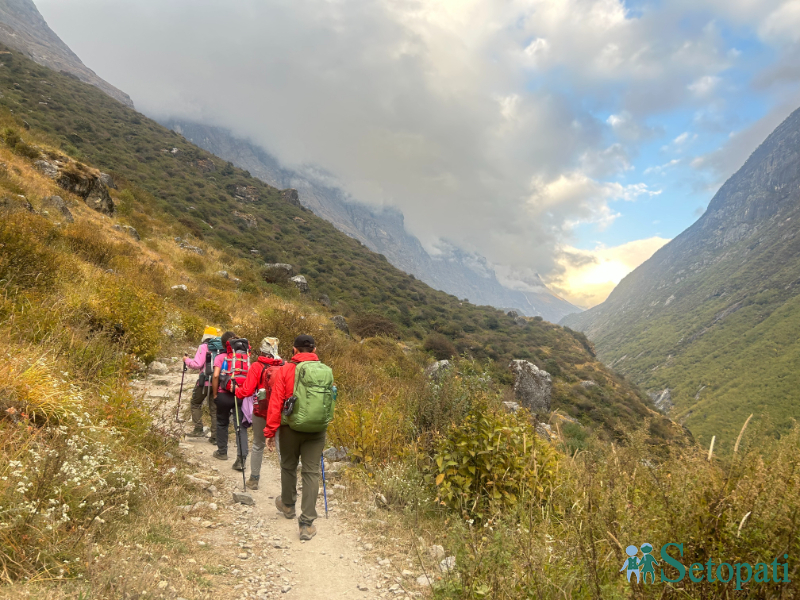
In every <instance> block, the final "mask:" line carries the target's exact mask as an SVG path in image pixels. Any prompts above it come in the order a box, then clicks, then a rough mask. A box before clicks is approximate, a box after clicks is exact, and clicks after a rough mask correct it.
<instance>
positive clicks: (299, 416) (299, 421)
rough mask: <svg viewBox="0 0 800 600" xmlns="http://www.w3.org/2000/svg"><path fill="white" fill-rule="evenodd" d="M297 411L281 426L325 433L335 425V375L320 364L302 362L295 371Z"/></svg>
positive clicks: (283, 421)
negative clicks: (333, 423) (331, 425)
mask: <svg viewBox="0 0 800 600" xmlns="http://www.w3.org/2000/svg"><path fill="white" fill-rule="evenodd" d="M293 396H294V398H295V401H294V410H292V414H290V415H288V416H287V415H285V414H284V415H282V416H281V425H288V426H289V427H291V428H292V429H294V430H295V431H302V432H305V433H313V432H319V431H325V430H326V429H327V428H328V423H330V422H331V421H333V408H334V397H333V371H331V368H330V367H329V366H328V365H324V364H322V363H321V362H318V361H307V362H301V363H300V364H298V365H297V367H296V368H295V371H294V394H293Z"/></svg>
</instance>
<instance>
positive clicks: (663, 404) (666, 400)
mask: <svg viewBox="0 0 800 600" xmlns="http://www.w3.org/2000/svg"><path fill="white" fill-rule="evenodd" d="M647 395H648V396H650V399H651V400H652V401H653V404H655V405H656V408H657V409H658V410H660V411H661V412H663V413H668V412H669V411H670V409H671V408H672V406H673V404H672V394H671V393H670V390H669V388H666V389H663V390H661V391H660V392H647Z"/></svg>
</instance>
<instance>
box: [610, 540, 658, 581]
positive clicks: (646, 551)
mask: <svg viewBox="0 0 800 600" xmlns="http://www.w3.org/2000/svg"><path fill="white" fill-rule="evenodd" d="M641 551H642V557H641V558H639V548H637V547H636V546H634V545H633V544H631V545H630V546H628V547H627V548H625V553H626V554H627V555H628V558H627V559H626V560H625V562H624V563H623V565H622V568H621V569H620V572H622V571H625V575H626V576H627V578H628V581H630V580H631V575H636V583H639V582H640V581H641V582H642V583H647V576H648V575H650V583H655V582H656V567H657V566H659V564H660V563H659V562H658V561H656V559H655V558H653V556H652V555H651V554H650V553H651V552H652V551H653V544H642V547H641Z"/></svg>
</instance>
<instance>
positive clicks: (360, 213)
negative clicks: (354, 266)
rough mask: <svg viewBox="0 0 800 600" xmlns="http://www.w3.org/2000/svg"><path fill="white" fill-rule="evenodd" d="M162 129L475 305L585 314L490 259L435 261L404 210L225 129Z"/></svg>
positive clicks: (169, 123)
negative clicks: (354, 193) (301, 168)
mask: <svg viewBox="0 0 800 600" xmlns="http://www.w3.org/2000/svg"><path fill="white" fill-rule="evenodd" d="M163 124H164V125H165V126H166V127H169V128H170V129H173V130H174V131H176V132H178V133H180V134H181V135H183V136H184V137H186V139H188V140H189V141H191V142H193V143H195V144H197V145H198V146H200V147H201V148H203V149H205V150H208V151H209V152H211V153H213V154H216V155H217V156H219V157H220V158H223V159H224V160H228V161H230V162H231V163H233V164H234V165H236V166H237V167H239V168H242V169H246V170H247V171H249V172H250V173H252V174H253V175H254V176H255V177H258V178H259V179H261V180H262V181H265V182H266V183H269V184H270V185H274V186H275V187H278V188H295V189H297V190H298V192H299V198H300V202H301V203H302V204H303V206H305V207H306V208H309V209H311V210H312V211H313V212H314V213H315V214H317V215H318V216H320V217H322V218H324V219H326V220H327V221H330V222H331V223H333V224H334V226H335V227H336V228H337V229H339V230H340V231H342V232H344V233H346V234H347V235H349V236H351V237H353V238H355V239H357V240H359V241H360V242H361V243H363V244H364V245H365V246H367V247H368V248H370V249H371V250H373V251H375V252H379V253H380V254H383V255H384V256H386V258H387V259H388V260H389V262H391V263H392V264H393V265H395V266H396V267H398V268H399V269H402V270H403V271H405V272H406V273H411V274H412V275H414V276H415V277H417V278H418V279H420V280H421V281H424V282H425V283H427V284H428V285H430V286H431V287H434V288H437V289H440V290H443V291H445V292H447V293H449V294H453V295H454V296H457V297H458V298H466V299H468V300H469V301H470V302H471V303H473V304H479V305H488V306H494V307H497V308H503V309H514V310H516V311H518V312H519V313H520V314H523V315H526V316H530V317H534V316H541V317H542V318H544V319H546V320H548V321H552V322H554V323H556V322H558V321H559V320H560V319H561V318H562V317H564V316H565V315H568V314H570V313H575V312H580V311H581V310H582V309H580V308H578V307H576V306H574V305H572V304H570V303H569V302H567V301H566V300H564V299H563V298H560V297H558V296H557V295H556V294H554V293H553V292H552V291H550V290H549V289H548V288H547V286H546V285H545V284H544V282H543V281H541V279H539V278H538V276H537V280H536V281H534V282H532V285H531V288H532V291H521V290H513V289H509V288H507V287H505V286H504V285H503V284H501V283H500V282H499V281H498V279H497V276H496V274H495V272H494V269H492V267H491V265H489V264H488V262H487V261H486V259H485V258H483V257H482V256H479V255H476V254H472V253H468V252H465V251H464V250H461V249H460V248H458V247H456V246H453V245H451V246H449V247H446V248H445V249H444V252H443V253H442V254H441V255H439V256H435V257H433V256H431V255H430V254H429V253H428V252H426V251H425V248H424V247H423V246H422V244H421V243H420V241H419V240H418V239H417V238H416V237H414V236H413V235H410V234H409V233H408V232H407V231H406V229H405V224H404V217H403V214H402V213H401V212H400V211H398V210H394V209H383V210H380V209H372V208H370V207H368V206H366V205H364V204H361V203H359V202H355V201H353V200H352V199H351V198H350V197H348V196H347V194H346V193H345V192H343V191H342V190H341V189H340V188H338V187H336V186H335V185H331V184H330V183H328V181H326V178H327V176H326V174H324V173H314V172H313V171H311V172H306V173H299V172H297V171H293V170H291V169H286V168H283V167H282V166H281V165H280V163H279V162H278V160H277V159H276V158H275V157H274V156H272V155H271V154H269V153H268V152H267V151H266V150H264V149H263V148H260V147H258V146H256V145H255V144H252V143H250V142H248V141H245V140H241V139H238V138H236V137H235V136H233V135H232V134H231V133H230V132H229V131H227V130H226V129H223V128H220V127H212V126H208V125H203V124H200V123H195V122H189V121H185V120H181V119H169V120H166V121H164V122H163Z"/></svg>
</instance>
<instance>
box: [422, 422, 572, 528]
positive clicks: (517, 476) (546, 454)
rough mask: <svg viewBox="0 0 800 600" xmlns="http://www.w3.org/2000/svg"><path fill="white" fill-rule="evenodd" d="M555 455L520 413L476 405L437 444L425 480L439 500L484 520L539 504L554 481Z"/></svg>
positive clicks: (467, 514) (556, 472)
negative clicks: (527, 503) (513, 509)
mask: <svg viewBox="0 0 800 600" xmlns="http://www.w3.org/2000/svg"><path fill="white" fill-rule="evenodd" d="M558 469H559V455H558V453H557V452H556V451H555V450H554V449H553V447H552V446H550V445H549V444H545V443H544V442H542V441H541V440H540V439H539V437H538V436H537V435H536V432H535V430H534V428H533V426H532V425H531V423H530V421H529V420H528V418H527V414H526V413H525V412H524V411H518V412H517V413H507V412H504V411H502V410H499V411H490V410H488V409H487V407H486V406H478V407H476V408H475V409H473V411H472V412H470V413H469V414H468V415H467V417H466V418H465V419H464V422H463V423H462V424H461V425H457V426H454V427H453V428H452V429H451V430H450V431H449V432H448V434H447V437H445V438H444V439H443V440H442V441H441V442H440V443H439V445H438V447H437V449H436V453H435V454H434V456H433V461H432V463H431V465H430V467H429V471H428V479H429V482H431V483H432V484H433V485H434V486H435V488H436V492H437V495H438V499H439V501H441V502H443V503H444V504H446V505H447V506H449V507H450V508H452V509H454V510H457V511H459V512H460V513H461V514H463V515H464V516H465V517H470V518H474V519H485V518H488V517H491V516H493V515H496V514H502V513H503V512H505V511H507V510H509V509H511V508H513V507H514V506H516V505H517V504H518V503H521V502H534V503H538V502H542V501H544V500H545V499H546V498H547V497H548V496H549V495H550V493H551V491H552V489H553V487H554V486H555V485H556V483H557V480H558Z"/></svg>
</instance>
